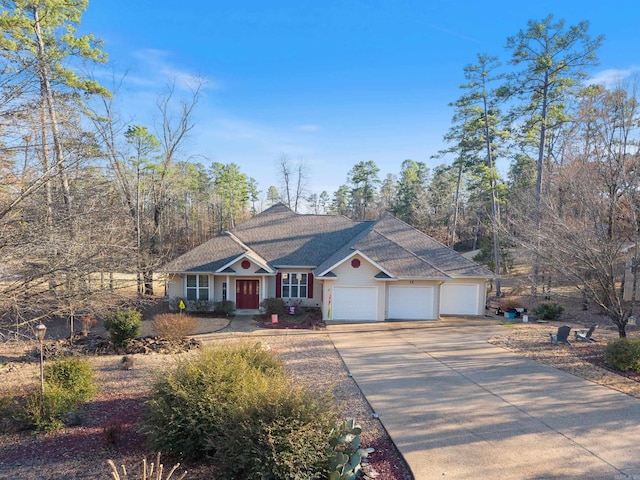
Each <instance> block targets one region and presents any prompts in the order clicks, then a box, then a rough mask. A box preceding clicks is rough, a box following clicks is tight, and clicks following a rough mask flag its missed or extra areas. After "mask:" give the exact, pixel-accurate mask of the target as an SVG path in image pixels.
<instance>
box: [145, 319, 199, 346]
mask: <svg viewBox="0 0 640 480" xmlns="http://www.w3.org/2000/svg"><path fill="white" fill-rule="evenodd" d="M197 326H198V322H197V321H196V319H195V318H193V317H192V316H191V315H187V314H184V313H181V314H180V313H161V314H159V315H156V316H155V317H153V329H154V331H155V332H156V333H157V334H158V335H159V336H160V337H162V338H164V339H165V340H167V341H169V342H171V343H179V342H180V341H181V340H182V339H183V338H184V337H186V336H187V335H192V334H193V333H195V331H196V328H197Z"/></svg>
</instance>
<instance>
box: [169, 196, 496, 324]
mask: <svg viewBox="0 0 640 480" xmlns="http://www.w3.org/2000/svg"><path fill="white" fill-rule="evenodd" d="M161 271H163V272H165V273H166V274H168V282H167V294H168V296H169V298H170V301H173V302H174V304H175V302H176V300H177V299H184V300H185V302H186V304H187V305H194V304H195V303H197V302H201V304H202V302H205V303H206V302H213V301H222V300H231V301H234V302H235V303H236V308H237V309H239V310H248V311H255V312H257V311H258V310H259V308H260V303H261V302H262V300H264V299H266V298H273V297H276V298H282V299H284V300H285V302H286V303H287V304H288V305H297V306H311V307H319V308H321V310H322V315H323V318H324V319H325V320H338V321H339V320H361V321H383V320H395V319H403V320H435V319H438V318H439V317H440V315H483V314H484V311H485V301H486V290H487V282H488V281H489V280H490V279H491V278H493V274H492V273H491V272H490V271H489V270H487V269H486V268H484V267H482V266H480V265H478V264H476V263H475V262H473V261H472V260H469V259H467V258H465V257H463V256H462V255H460V254H459V253H457V252H455V251H453V250H452V249H450V248H448V247H446V246H444V245H442V244H440V243H439V242H437V241H436V240H434V239H433V238H431V237H429V236H428V235H425V234H424V233H422V232H420V231H418V230H416V229H415V228H413V227H411V226H410V225H408V224H406V223H404V222H402V221H401V220H398V219H397V218H395V217H394V216H392V215H385V216H383V217H382V218H380V219H379V220H376V221H367V222H354V221H352V220H350V219H348V218H346V217H344V216H341V215H307V214H298V213H295V212H293V211H291V210H290V209H289V208H287V207H286V206H285V205H283V204H277V205H274V206H272V207H270V208H269V209H267V210H265V211H264V212H262V213H260V214H258V215H256V216H255V217H253V218H251V219H250V220H248V221H246V222H244V223H242V224H240V225H239V226H237V227H236V228H234V229H233V230H232V231H229V232H224V233H220V234H219V235H217V236H215V237H214V238H212V239H211V240H209V241H207V242H205V243H203V244H202V245H200V246H198V247H196V248H194V249H192V250H190V251H188V252H187V253H185V254H184V255H181V256H180V257H178V258H176V259H174V260H173V261H171V262H169V263H168V264H166V265H165V266H164V267H163V268H162V269H161ZM194 302H195V303H194Z"/></svg>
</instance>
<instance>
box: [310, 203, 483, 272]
mask: <svg viewBox="0 0 640 480" xmlns="http://www.w3.org/2000/svg"><path fill="white" fill-rule="evenodd" d="M356 250H357V251H359V252H361V253H362V254H363V255H366V256H367V257H368V258H370V259H371V260H373V261H374V262H376V263H377V264H378V265H379V266H380V267H381V268H383V269H384V270H386V271H387V272H389V273H390V274H391V275H393V278H442V279H445V278H455V277H481V278H484V277H492V276H493V274H492V273H491V272H489V271H488V270H487V269H485V268H484V267H482V266H480V265H478V264H477V263H475V262H473V261H472V260H468V259H466V258H464V257H463V256H462V255H460V254H459V253H457V252H455V251H453V250H451V249H450V248H448V247H445V246H444V245H442V244H441V243H439V242H437V241H436V240H434V239H433V238H431V237H430V236H428V235H425V234H424V233H422V232H420V231H419V230H416V229H415V228H413V227H411V226H410V225H407V224H406V223H404V222H403V221H401V220H398V219H397V218H395V217H393V216H391V215H385V216H384V217H382V218H381V219H380V220H378V221H377V222H375V223H373V224H372V225H370V226H369V228H368V229H367V230H365V231H363V232H362V233H361V234H360V235H359V236H357V237H355V238H354V239H353V240H352V241H351V242H349V243H348V244H346V245H344V246H343V247H342V248H341V249H340V250H339V251H337V252H336V253H334V254H333V255H332V256H331V257H329V258H328V259H327V260H326V261H325V262H323V263H322V264H321V265H320V266H319V267H318V268H316V270H315V273H316V275H320V274H322V273H323V272H324V271H326V270H327V269H330V268H332V267H333V266H334V265H336V264H337V263H339V262H340V261H341V260H343V259H344V258H347V257H348V256H349V255H351V254H352V253H353V252H354V251H356ZM379 278H380V277H379Z"/></svg>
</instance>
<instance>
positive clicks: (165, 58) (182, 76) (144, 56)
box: [127, 48, 220, 90]
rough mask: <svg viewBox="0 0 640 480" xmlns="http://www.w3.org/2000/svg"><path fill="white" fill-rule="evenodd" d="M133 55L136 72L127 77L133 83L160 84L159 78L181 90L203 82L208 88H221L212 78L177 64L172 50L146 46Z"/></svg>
mask: <svg viewBox="0 0 640 480" xmlns="http://www.w3.org/2000/svg"><path fill="white" fill-rule="evenodd" d="M132 56H133V57H134V59H136V60H137V61H138V65H137V66H136V68H135V73H134V74H133V75H130V76H129V77H128V79H127V80H128V82H130V83H132V84H136V85H139V86H150V85H158V80H163V81H164V82H165V83H171V84H174V85H175V87H176V88H178V89H180V90H192V89H193V88H194V87H196V86H198V85H200V84H201V83H202V82H204V83H205V84H206V87H207V88H213V89H218V88H220V84H219V83H218V82H217V81H215V80H213V79H211V78H205V77H204V76H203V75H199V74H197V73H194V72H190V71H188V70H186V69H181V68H179V67H177V66H175V65H174V64H173V62H172V61H171V56H172V53H171V52H170V51H167V50H159V49H154V48H145V49H140V50H136V51H134V52H132Z"/></svg>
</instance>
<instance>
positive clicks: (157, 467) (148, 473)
mask: <svg viewBox="0 0 640 480" xmlns="http://www.w3.org/2000/svg"><path fill="white" fill-rule="evenodd" d="M107 464H109V469H110V470H111V472H110V473H111V478H113V480H127V479H128V478H129V475H128V474H127V468H126V467H125V466H124V465H122V477H121V476H120V472H118V467H116V464H115V463H114V462H113V460H107ZM178 467H180V464H179V463H176V464H175V465H174V466H173V468H172V469H171V470H169V473H168V474H167V476H166V477H163V474H164V465H162V464H161V463H160V453H158V456H157V457H156V463H155V464H154V463H151V464H150V465H147V459H146V458H143V459H142V477H141V478H142V480H162V479H163V478H164V479H165V480H170V479H171V478H172V476H173V474H174V473H175V471H176V470H177V469H178ZM154 473H155V476H154ZM187 473H188V472H183V473H182V475H180V476H179V477H177V478H176V480H182V479H183V478H184V477H186V476H187Z"/></svg>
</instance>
